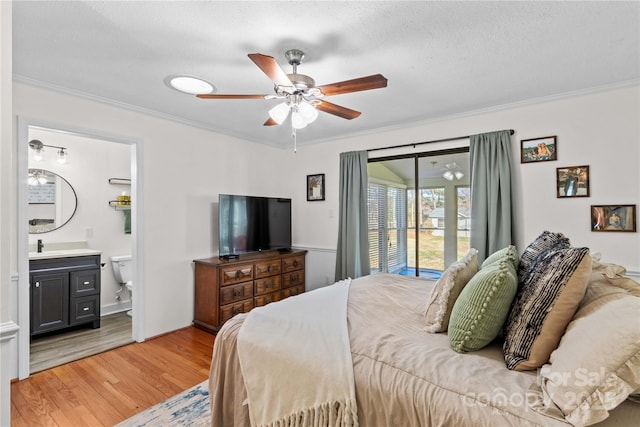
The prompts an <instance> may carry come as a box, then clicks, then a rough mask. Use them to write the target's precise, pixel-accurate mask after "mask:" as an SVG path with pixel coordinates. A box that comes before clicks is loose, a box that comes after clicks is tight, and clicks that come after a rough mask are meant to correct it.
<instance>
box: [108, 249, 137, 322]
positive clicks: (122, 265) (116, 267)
mask: <svg viewBox="0 0 640 427" xmlns="http://www.w3.org/2000/svg"><path fill="white" fill-rule="evenodd" d="M111 267H112V268H113V275H114V276H115V278H116V281H117V282H118V283H120V285H125V286H126V287H127V290H128V291H129V297H131V293H132V291H133V280H132V279H133V271H132V267H131V255H118V256H112V257H111ZM131 299H132V301H131V302H132V304H133V298H131ZM131 313H132V311H131V310H129V311H127V315H128V316H131Z"/></svg>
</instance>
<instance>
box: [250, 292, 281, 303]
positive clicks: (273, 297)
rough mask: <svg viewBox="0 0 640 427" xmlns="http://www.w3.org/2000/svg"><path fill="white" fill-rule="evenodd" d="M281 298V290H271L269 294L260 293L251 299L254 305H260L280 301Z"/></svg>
mask: <svg viewBox="0 0 640 427" xmlns="http://www.w3.org/2000/svg"><path fill="white" fill-rule="evenodd" d="M282 298H283V296H282V291H278V292H272V293H270V294H266V295H261V296H259V297H255V298H254V299H253V302H254V306H255V307H262V306H263V305H267V304H269V303H272V302H276V301H280V300H281V299H282Z"/></svg>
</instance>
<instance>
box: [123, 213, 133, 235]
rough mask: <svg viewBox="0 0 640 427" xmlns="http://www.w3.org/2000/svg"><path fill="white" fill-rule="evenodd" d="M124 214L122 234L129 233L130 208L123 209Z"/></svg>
mask: <svg viewBox="0 0 640 427" xmlns="http://www.w3.org/2000/svg"><path fill="white" fill-rule="evenodd" d="M122 213H123V214H124V234H131V210H129V209H127V210H123V211H122Z"/></svg>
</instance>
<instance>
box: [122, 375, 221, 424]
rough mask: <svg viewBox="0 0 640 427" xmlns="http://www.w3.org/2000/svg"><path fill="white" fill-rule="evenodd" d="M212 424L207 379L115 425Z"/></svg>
mask: <svg viewBox="0 0 640 427" xmlns="http://www.w3.org/2000/svg"><path fill="white" fill-rule="evenodd" d="M210 425H211V407H210V405H209V389H208V384H207V381H203V382H202V383H200V384H198V385H196V386H194V387H191V388H190V389H188V390H186V391H183V392H182V393H180V394H177V395H175V396H173V397H170V398H169V399H167V400H165V401H164V402H160V403H158V404H157V405H155V406H152V407H151V408H149V409H147V410H146V411H144V412H140V413H139V414H136V415H134V416H133V417H131V418H129V419H126V420H124V421H123V422H121V423H120V424H117V425H116V426H115V427H166V426H190V427H201V426H202V427H209V426H210Z"/></svg>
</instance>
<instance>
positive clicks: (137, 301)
mask: <svg viewBox="0 0 640 427" xmlns="http://www.w3.org/2000/svg"><path fill="white" fill-rule="evenodd" d="M29 128H43V129H47V130H49V131H54V132H61V133H67V134H73V135H77V136H81V137H87V138H92V139H100V140H104V141H108V142H114V143H120V144H127V145H129V146H130V149H131V197H132V200H135V203H134V204H132V206H131V238H132V242H133V247H132V256H133V269H134V276H133V277H134V281H135V283H136V286H134V288H133V293H134V295H133V304H132V305H133V310H134V313H135V314H136V315H135V316H133V318H132V338H133V339H134V340H135V341H138V342H141V341H144V336H145V333H144V321H143V320H144V318H145V311H144V308H145V304H144V288H145V286H144V268H143V266H144V263H143V262H141V259H140V256H142V253H143V251H142V248H143V247H144V239H143V230H142V227H141V225H142V218H143V213H144V197H143V193H142V188H143V176H144V173H143V158H144V156H143V149H144V144H143V141H142V140H141V139H139V138H135V137H131V136H124V135H118V134H112V133H109V132H105V131H101V130H95V129H86V128H81V127H77V126H73V125H68V124H61V123H55V122H50V121H47V120H41V119H35V118H29V117H18V136H17V144H18V147H17V150H16V152H17V168H16V173H17V176H16V177H15V179H16V183H17V201H18V203H17V216H16V218H17V219H18V220H17V227H18V230H17V263H18V295H17V298H18V301H17V305H18V325H21V327H20V329H19V331H18V378H19V379H20V380H23V379H25V378H27V377H29V374H30V370H29V356H30V348H29V346H30V334H29V329H30V328H29V323H30V318H29V315H30V307H29V229H28V223H27V221H22V220H21V219H20V218H26V217H27V180H26V176H27V175H28V168H29V167H28V166H29V152H28V143H29ZM14 366H15V365H14Z"/></svg>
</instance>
